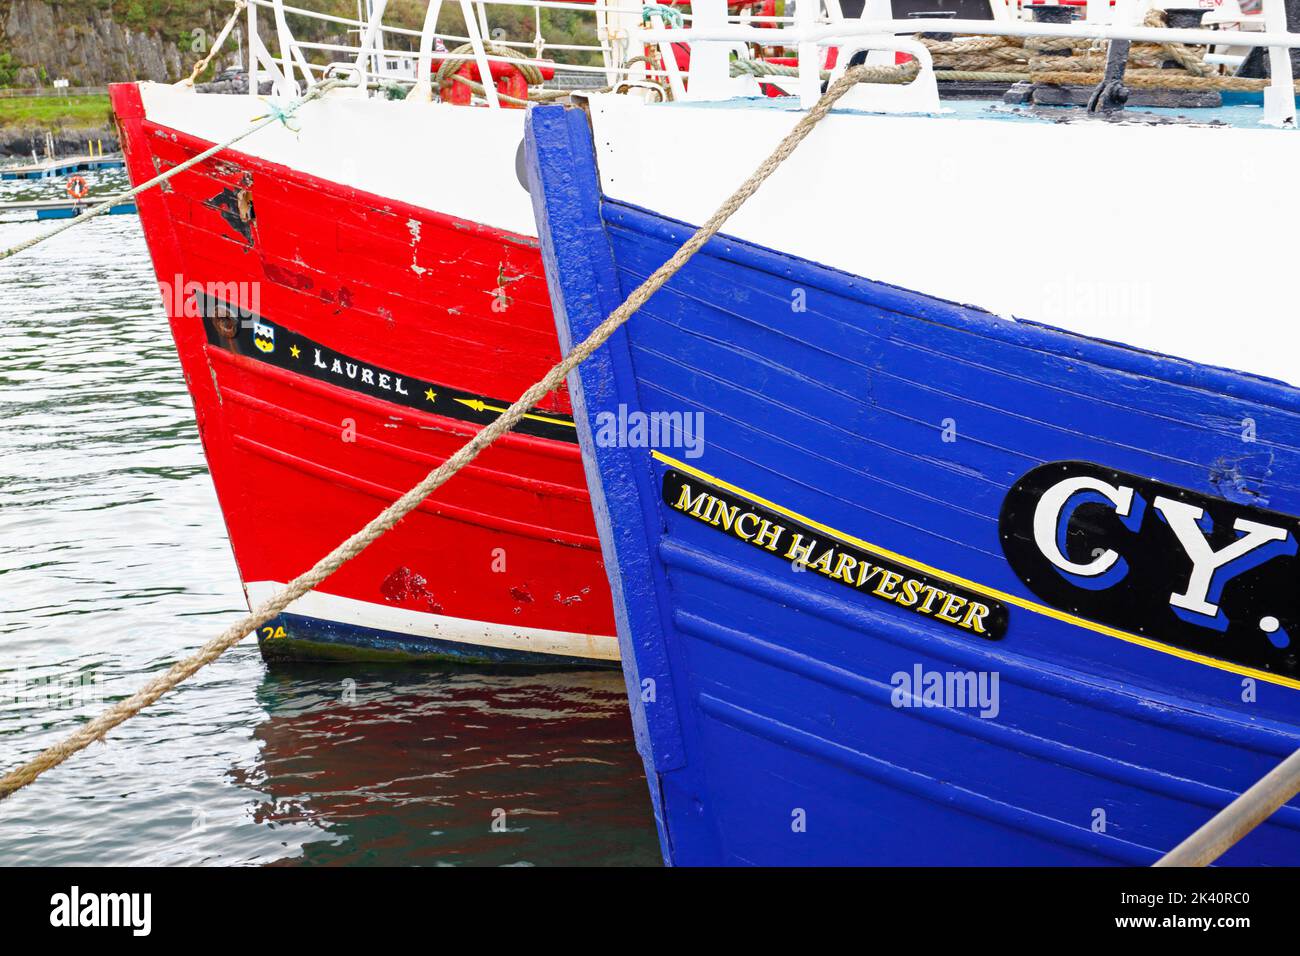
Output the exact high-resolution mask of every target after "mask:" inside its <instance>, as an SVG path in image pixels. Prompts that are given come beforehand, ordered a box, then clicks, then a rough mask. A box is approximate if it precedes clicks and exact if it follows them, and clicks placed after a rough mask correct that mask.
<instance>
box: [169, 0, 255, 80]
mask: <svg viewBox="0 0 1300 956" xmlns="http://www.w3.org/2000/svg"><path fill="white" fill-rule="evenodd" d="M246 6H248V4H247V3H246V2H245V0H235V12H234V13H232V14H231V15H230V19H229V20H227V21H226V25H225V26H224V27H222V28H221V32H220V33H218V34H217V38H216V39H215V40H213V41H212V48H211V49H210V50H208V55H207V56H205V57H204V58H203V59H201V60H199V62H198V63H195V64H194V69H193V70H192V71H191V72H190V75H189V76H188V77H187V78H185V79H183V80H181V81H180V83H179V84H178V85H179V86H193V85H194V81H195V80H197V79H198V78H199V74H201V73H202V72H203V71H204V70H206V69H207V68H208V64H209V63H211V62H212V58H213V57H214V56H216V55H217V52H218V51H219V50H220V49H221V45H222V44H223V43H225V42H226V37H228V36H230V31H231V30H233V29H234V28H235V21H236V20H237V19H239V15H240V14H241V13H243V12H244V8H245V7H246Z"/></svg>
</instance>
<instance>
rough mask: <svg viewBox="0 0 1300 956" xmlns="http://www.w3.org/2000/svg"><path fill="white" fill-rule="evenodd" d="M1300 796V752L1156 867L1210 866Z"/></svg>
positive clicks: (1275, 769)
mask: <svg viewBox="0 0 1300 956" xmlns="http://www.w3.org/2000/svg"><path fill="white" fill-rule="evenodd" d="M1297 793H1300V750H1297V751H1296V752H1295V753H1293V754H1292V755H1291V756H1289V757H1287V758H1286V759H1285V760H1283V761H1282V762H1281V763H1280V764H1278V765H1277V766H1276V767H1274V768H1273V769H1272V770H1270V771H1269V772H1268V773H1267V774H1265V775H1264V776H1263V777H1261V778H1260V779H1259V780H1257V781H1255V783H1254V784H1252V785H1251V787H1250V789H1248V790H1246V791H1245V792H1244V793H1242V794H1241V796H1239V797H1237V799H1235V800H1233V801H1232V802H1231V803H1229V804H1228V805H1227V806H1226V807H1224V808H1223V809H1222V810H1220V811H1219V812H1218V813H1216V814H1215V815H1214V816H1212V817H1211V818H1210V819H1209V820H1208V821H1207V822H1206V823H1205V824H1204V825H1203V826H1202V827H1201V828H1200V829H1199V830H1197V831H1196V832H1195V833H1193V834H1192V835H1191V836H1189V837H1188V838H1187V839H1186V840H1184V841H1183V842H1182V843H1180V844H1178V846H1176V847H1174V848H1173V849H1172V850H1170V851H1169V852H1168V853H1166V854H1165V855H1164V856H1162V857H1161V858H1160V859H1158V860H1156V862H1155V863H1153V864H1152V866H1209V865H1210V864H1211V863H1213V862H1214V861H1215V860H1217V859H1218V858H1219V857H1221V856H1223V854H1224V853H1226V852H1227V851H1228V850H1230V849H1231V848H1232V847H1233V846H1234V845H1235V844H1236V843H1237V841H1238V840H1240V839H1241V838H1242V837H1244V836H1245V835H1246V834H1247V833H1249V832H1250V831H1251V830H1253V829H1255V827H1257V826H1259V825H1260V824H1261V823H1263V822H1264V821H1265V820H1267V819H1268V818H1269V817H1270V816H1272V815H1273V813H1274V811H1276V810H1277V809H1278V808H1279V807H1282V806H1283V805H1285V804H1286V803H1287V801H1289V800H1290V799H1291V798H1292V797H1294V796H1295V795H1296V794H1297Z"/></svg>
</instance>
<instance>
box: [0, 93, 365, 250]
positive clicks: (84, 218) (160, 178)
mask: <svg viewBox="0 0 1300 956" xmlns="http://www.w3.org/2000/svg"><path fill="white" fill-rule="evenodd" d="M349 82H350V81H349V80H344V79H343V78H340V77H331V78H329V79H327V80H325V81H324V82H323V83H321V84H319V85H317V86H313V87H312V88H311V89H310V90H308V91H307V92H306V93H304V94H303V95H302V96H301V97H299V98H298V99H296V100H294V101H293V102H292V103H290V104H289V105H288V106H283V107H281V106H274V105H273V107H272V109H271V110H270V112H268V113H267V114H266V115H265V116H259V117H258V118H257V119H256V120H255V121H254V122H253V125H251V126H249V127H248V128H247V129H246V130H244V131H243V132H242V133H239V134H238V135H236V136H232V137H230V139H228V140H226V141H225V142H224V143H218V144H217V145H215V146H212V147H210V148H208V149H205V150H204V151H203V152H201V153H199V154H198V155H196V156H191V157H190V158H189V159H187V160H185V162H183V163H181V164H180V165H179V166H173V167H172V168H171V169H169V170H167V171H166V172H165V173H160V174H159V175H157V176H155V177H154V178H153V179H150V180H149V181H148V182H144V183H141V184H140V185H139V186H136V187H135V188H134V189H128V190H127V191H126V192H124V193H118V194H117V195H116V196H111V197H109V198H108V199H105V200H104V201H103V202H101V203H100V204H99V205H97V206H91V207H90V208H89V209H87V210H86V211H85V212H83V213H82V214H81V215H79V216H74V217H73V218H72V219H69V220H68V221H67V222H65V223H62V224H61V225H59V226H56V227H55V228H53V229H51V230H50V231H49V232H44V233H41V234H40V235H38V236H33V237H32V238H30V239H28V240H26V241H24V242H20V243H18V245H16V246H13V247H12V248H9V249H5V250H4V251H3V252H0V261H3V260H5V259H8V258H9V257H10V256H16V255H18V253H20V252H26V251H27V250H28V249H30V248H32V246H35V245H39V244H40V243H42V242H44V241H45V240H47V239H53V238H54V237H55V236H57V235H59V234H60V233H64V232H67V231H68V230H69V229H72V228H73V227H75V226H79V225H81V224H82V223H85V222H89V221H90V220H91V219H94V218H95V217H97V216H102V215H103V214H104V213H106V212H108V211H109V210H110V209H112V208H113V207H114V206H116V205H119V204H120V203H123V202H126V200H128V199H134V198H135V197H136V196H138V195H140V194H141V193H142V192H145V191H146V190H149V189H152V188H153V187H154V186H159V185H161V184H163V183H165V182H167V180H169V179H171V178H172V177H173V176H175V175H176V174H178V173H183V172H185V170H187V169H190V168H191V167H193V166H197V165H198V164H199V163H201V162H203V161H204V160H206V159H208V158H210V157H212V156H215V155H216V154H217V153H219V152H221V151H222V150H223V149H229V148H230V147H231V146H233V145H235V144H236V143H238V142H239V141H240V140H242V139H245V138H247V137H249V136H252V135H253V134H254V133H256V132H257V131H258V130H259V129H261V128H262V127H264V126H270V125H271V124H272V123H284V122H287V121H288V119H289V117H291V116H293V114H294V113H296V112H298V110H300V109H301V108H302V107H304V106H306V105H307V104H308V103H310V102H311V101H312V100H314V99H318V98H319V97H321V96H324V95H325V94H326V93H328V92H329V91H330V90H332V89H333V88H334V87H336V86H341V85H347V84H348V83H349Z"/></svg>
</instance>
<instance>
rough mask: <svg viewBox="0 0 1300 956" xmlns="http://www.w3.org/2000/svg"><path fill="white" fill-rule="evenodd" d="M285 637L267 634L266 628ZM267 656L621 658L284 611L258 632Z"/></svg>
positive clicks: (538, 661)
mask: <svg viewBox="0 0 1300 956" xmlns="http://www.w3.org/2000/svg"><path fill="white" fill-rule="evenodd" d="M280 628H283V629H284V636H283V637H269V638H268V637H266V630H267V629H270V630H271V632H272V633H277V632H278V630H279V629H280ZM257 643H258V647H259V648H260V649H261V651H262V659H263V660H265V661H268V662H281V661H314V662H315V661H326V662H334V663H343V662H358V661H359V662H366V663H383V664H403V663H421V662H428V663H437V662H453V663H460V664H526V665H531V666H543V667H564V668H573V667H599V668H610V667H617V666H618V662H617V661H614V662H607V661H594V660H589V659H584V658H580V657H566V656H562V655H558V654H535V653H530V652H527V651H517V650H510V649H507V648H499V647H480V646H477V645H472V644H461V643H459V642H456V641H440V640H438V639H437V638H432V637H416V636H411V635H406V634H395V633H393V632H391V631H384V630H379V629H376V628H369V627H358V626H356V625H352V624H340V623H336V622H330V621H319V620H316V619H315V618H309V617H301V616H299V615H296V614H281V615H280V616H279V617H277V618H275V619H274V620H273V621H271V622H270V624H269V625H268V627H267V628H263V629H261V630H260V631H259V634H258V642H257Z"/></svg>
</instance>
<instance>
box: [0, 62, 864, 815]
mask: <svg viewBox="0 0 1300 956" xmlns="http://www.w3.org/2000/svg"><path fill="white" fill-rule="evenodd" d="M865 74H866V68H865V67H852V68H850V69H848V70H846V71H845V73H844V75H843V76H842V77H840V78H839V79H838V80H836V81H835V83H833V84H831V86H830V88H829V89H827V91H826V92H825V93H824V94H823V95H822V97H821V99H819V100H818V101H817V104H816V105H815V106H814V107H813V108H812V109H811V110H809V112H808V114H807V115H806V116H804V117H803V118H802V119H800V120H799V122H798V123H796V124H795V126H794V128H793V129H792V130H791V131H790V132H789V133H788V134H786V136H785V138H784V139H783V140H781V142H780V144H778V145H777V147H776V149H775V150H773V151H772V154H771V155H770V156H768V157H767V159H765V160H763V162H762V163H761V164H760V165H759V167H758V168H757V169H756V170H755V171H754V173H753V174H752V175H751V176H750V177H749V178H748V179H747V180H745V182H744V183H743V184H742V185H741V186H740V188H739V189H737V190H736V191H735V192H734V193H732V194H731V196H730V197H728V199H727V200H726V202H724V203H723V204H722V205H721V206H720V207H719V208H718V210H717V212H715V213H714V214H713V215H712V216H710V217H709V219H708V221H707V222H705V223H704V225H702V226H700V227H699V228H698V229H697V230H695V233H694V234H693V235H692V236H691V237H690V238H689V239H687V240H686V242H685V243H684V244H683V245H682V247H681V248H680V249H678V250H677V252H676V253H674V254H673V257H672V258H671V259H669V260H668V261H667V262H665V263H664V264H663V265H661V266H660V267H659V268H658V269H656V270H655V271H654V272H653V273H652V274H651V275H650V277H649V278H648V279H646V280H645V281H644V282H642V283H641V285H639V286H638V287H637V288H636V289H635V291H633V292H632V294H631V295H630V296H628V297H627V300H626V301H625V302H624V303H623V304H622V305H620V306H619V307H618V308H617V309H615V310H614V311H613V312H611V313H610V315H609V317H608V318H606V319H605V320H604V321H603V322H601V324H600V325H598V326H597V327H596V328H595V329H594V330H593V331H592V332H591V334H590V335H589V336H587V338H586V339H585V340H584V341H583V342H582V343H580V344H579V345H577V346H576V347H575V348H574V349H573V350H572V351H571V352H569V354H568V355H566V356H564V358H563V359H561V360H560V361H559V362H558V363H557V364H556V365H555V366H554V367H553V368H552V369H551V370H550V371H549V372H547V373H546V375H545V376H544V377H543V378H542V379H541V380H540V381H538V382H537V383H536V384H535V385H533V386H532V387H530V388H529V389H528V390H527V391H525V392H524V393H523V395H521V396H520V397H519V398H518V400H516V401H515V403H514V404H513V405H511V406H510V407H509V408H508V409H506V411H505V412H503V413H502V414H501V416H500V417H499V418H497V419H495V420H494V421H493V422H492V423H491V424H489V425H487V426H485V427H484V428H483V429H482V430H481V431H480V432H478V433H477V434H476V435H475V436H474V437H473V438H471V439H470V440H469V441H468V442H466V443H465V444H464V445H462V446H461V448H460V449H459V450H457V451H456V453H455V454H453V455H452V456H451V457H450V458H448V459H447V460H446V461H444V462H443V463H442V464H441V465H439V466H438V467H437V468H435V469H433V471H431V472H429V474H428V475H426V476H425V477H424V479H423V480H422V481H420V483H419V484H417V485H416V486H415V487H414V488H412V489H411V490H410V491H408V492H407V493H406V494H404V495H402V497H400V498H398V499H397V501H395V502H393V504H391V505H389V506H388V507H387V508H385V509H384V510H383V511H382V512H380V513H379V514H378V515H377V516H376V517H375V518H374V519H372V520H371V521H370V523H369V524H367V525H366V526H365V527H364V528H362V529H361V530H360V531H358V532H357V533H356V534H354V535H352V536H351V537H350V538H348V539H347V540H346V541H344V542H343V543H342V544H340V545H339V546H338V547H337V548H335V549H334V550H333V551H331V552H330V553H329V554H327V555H326V556H325V557H323V558H321V559H320V561H318V562H317V563H316V564H315V566H313V567H312V568H311V569H310V570H308V571H306V572H305V573H303V574H301V575H299V576H298V577H296V578H294V579H293V580H292V581H291V582H289V584H288V585H286V586H285V588H284V590H282V591H280V592H279V593H278V594H276V595H274V596H273V597H271V598H269V599H268V600H266V601H264V602H262V603H261V604H259V605H258V606H257V607H256V608H254V609H253V610H252V611H250V612H249V613H248V614H246V615H245V616H244V617H242V618H240V619H239V620H238V621H236V622H235V623H234V624H232V625H230V627H228V628H226V629H225V630H224V631H222V632H221V633H220V634H218V635H217V636H216V637H214V638H213V639H212V640H210V641H208V642H207V643H206V644H204V645H203V646H202V647H201V648H199V650H198V651H196V652H195V653H194V654H192V655H191V656H189V657H187V658H185V659H184V660H181V661H178V662H177V663H175V664H173V665H172V666H171V668H169V669H168V670H167V671H166V672H165V673H163V674H161V675H160V676H158V677H156V678H154V679H153V680H151V681H150V682H149V683H147V684H146V685H145V686H144V687H142V688H140V690H138V691H136V692H135V693H134V694H132V695H131V696H130V697H128V698H126V699H125V700H122V701H119V702H118V703H116V704H114V705H113V706H112V707H110V708H108V709H107V710H105V711H104V712H103V713H101V714H100V715H99V716H98V717H96V718H95V719H94V720H92V721H90V722H89V723H88V724H86V725H85V726H83V727H80V728H78V729H77V730H76V731H74V732H73V733H71V734H69V735H68V736H67V737H65V738H64V739H63V740H61V741H59V742H58V743H56V744H54V745H52V746H50V747H47V748H46V749H45V750H43V751H41V752H40V753H39V754H37V755H36V756H35V757H34V758H32V759H31V760H30V761H28V762H27V763H25V764H23V765H22V766H20V767H17V768H16V769H14V770H11V771H10V772H9V773H7V774H5V776H4V777H2V778H0V796H8V795H9V794H11V793H13V792H14V791H16V790H19V789H20V788H22V787H25V786H27V785H28V784H30V783H31V782H32V781H33V780H35V779H36V778H37V777H39V776H40V775H41V774H43V773H45V772H46V771H47V770H50V769H52V768H54V767H57V766H58V765H59V764H61V763H63V762H64V761H65V760H67V759H68V758H69V757H71V756H72V755H73V754H75V753H77V752H78V751H80V750H84V749H85V748H86V747H88V746H90V745H91V744H92V743H94V742H95V741H96V740H102V739H103V738H104V735H105V734H107V733H108V732H109V731H110V730H112V729H113V728H114V727H117V726H118V725H119V724H121V723H123V722H124V721H126V720H128V719H129V718H131V717H134V716H135V715H136V714H138V713H139V712H140V711H142V710H143V709H144V708H146V707H148V706H149V705H150V704H152V703H154V702H155V701H157V700H158V699H159V698H160V697H162V696H163V695H164V694H166V693H167V692H168V691H170V690H172V689H174V688H175V687H176V686H177V685H179V684H181V683H182V682H183V681H185V680H186V679H188V678H189V677H191V676H193V675H194V674H195V673H196V672H198V671H199V670H200V669H202V668H203V667H205V666H207V665H208V664H211V663H212V662H213V661H215V660H216V659H217V658H218V657H220V656H221V655H222V654H223V653H225V652H226V651H227V650H229V649H230V648H231V647H233V646H234V645H235V644H237V643H239V642H240V641H241V640H243V639H244V638H245V637H246V636H247V635H248V634H249V633H250V632H252V631H253V630H255V629H256V628H258V627H260V626H261V625H263V624H265V623H266V622H267V621H269V620H270V619H271V618H273V617H275V616H276V615H277V614H279V613H280V612H281V611H283V610H285V609H286V608H287V607H288V606H289V605H290V604H291V603H293V602H294V601H296V600H297V599H298V598H300V597H302V596H303V595H304V594H306V593H307V592H308V591H310V590H311V589H312V588H314V587H316V586H317V585H318V584H320V583H321V582H323V581H324V580H325V579H326V578H328V577H329V576H330V575H331V574H333V573H334V572H335V571H337V570H338V569H339V568H341V567H342V566H343V565H344V564H346V563H347V562H348V561H350V560H351V559H352V558H355V557H356V556H357V555H359V554H360V553H361V552H362V551H364V550H365V549H366V548H367V547H368V546H369V545H370V544H372V543H373V542H374V541H376V540H377V539H378V538H379V537H380V536H382V535H383V534H384V533H385V532H387V531H389V530H390V529H391V528H392V527H393V526H394V525H396V524H397V523H398V522H399V521H401V520H402V519H403V518H404V517H406V516H407V515H408V514H410V513H411V512H412V511H414V510H415V509H416V508H417V507H419V505H420V503H421V502H422V501H424V499H425V498H427V497H428V496H429V495H430V494H432V493H433V492H434V491H436V490H437V489H438V488H440V487H442V485H443V484H445V483H446V482H447V480H448V479H450V478H451V477H452V476H453V475H455V474H456V473H457V472H458V471H460V470H461V469H462V468H464V467H465V466H466V465H468V464H469V463H470V462H472V461H473V460H474V459H475V458H477V457H478V455H479V453H480V452H482V451H483V450H484V449H485V448H487V447H488V446H489V445H491V444H492V443H493V442H495V441H496V440H497V439H498V438H500V437H501V436H502V435H504V434H505V433H506V432H508V431H509V430H510V429H511V428H513V427H514V426H515V425H516V424H518V422H519V420H520V419H522V418H523V417H524V415H526V414H528V413H529V412H530V411H532V409H533V408H534V406H536V404H537V403H538V402H539V401H540V400H541V399H542V398H544V397H545V396H546V395H547V394H549V393H550V392H552V391H554V390H555V389H556V388H558V387H559V386H560V384H561V383H562V382H563V381H564V379H565V378H566V376H568V374H569V373H570V372H571V371H573V370H574V369H575V368H577V367H578V366H579V365H581V364H582V363H583V362H584V361H586V360H587V358H589V357H590V356H591V354H592V353H593V352H594V351H596V349H598V348H599V347H600V346H601V345H603V344H604V343H605V341H606V340H607V339H608V338H609V337H610V336H611V335H613V334H614V332H615V331H616V330H617V329H618V328H619V327H620V326H621V325H623V323H624V322H626V321H627V320H628V319H630V318H631V317H632V315H633V314H635V313H636V311H637V310H638V309H640V308H641V306H643V305H644V304H645V303H646V301H647V300H648V299H649V298H650V297H651V296H652V295H654V293H655V292H657V291H658V290H659V289H660V288H661V287H662V286H663V285H664V283H666V282H667V281H668V280H669V279H670V278H672V277H673V276H674V275H675V274H676V273H677V272H678V270H680V269H681V268H682V266H684V265H685V264H686V263H687V262H688V261H690V259H691V257H692V256H694V255H695V253H697V252H698V251H699V250H700V248H701V247H702V246H703V245H704V244H705V243H706V242H708V241H709V239H711V238H712V237H713V236H714V235H716V234H717V232H718V230H719V229H721V228H722V226H723V224H724V223H725V222H726V221H727V220H728V219H730V218H731V216H732V215H733V214H734V213H735V212H736V210H738V209H739V208H740V207H741V206H743V205H744V204H745V202H746V201H747V200H748V199H749V198H750V197H751V196H752V195H753V194H754V192H755V191H756V190H757V189H758V187H759V186H761V185H762V184H763V182H764V181H766V180H767V178H768V177H769V176H771V175H772V173H773V172H774V171H775V170H776V169H777V167H779V166H780V165H781V164H782V163H783V162H785V160H786V159H787V158H788V157H789V156H790V154H791V153H792V152H794V150H795V148H796V147H797V146H798V145H799V144H800V143H801V142H803V140H804V138H805V137H807V135H808V134H809V133H810V132H812V130H813V127H815V126H816V125H817V124H818V123H820V122H821V121H822V119H823V118H824V117H825V116H826V114H827V113H829V112H830V110H831V107H833V106H834V105H835V103H836V102H837V101H838V100H839V99H840V97H842V96H843V95H844V94H845V93H847V92H848V91H849V90H850V89H852V88H853V87H854V85H856V84H857V83H859V82H861V80H862V77H863V76H864V75H865ZM209 152H211V151H209Z"/></svg>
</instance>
